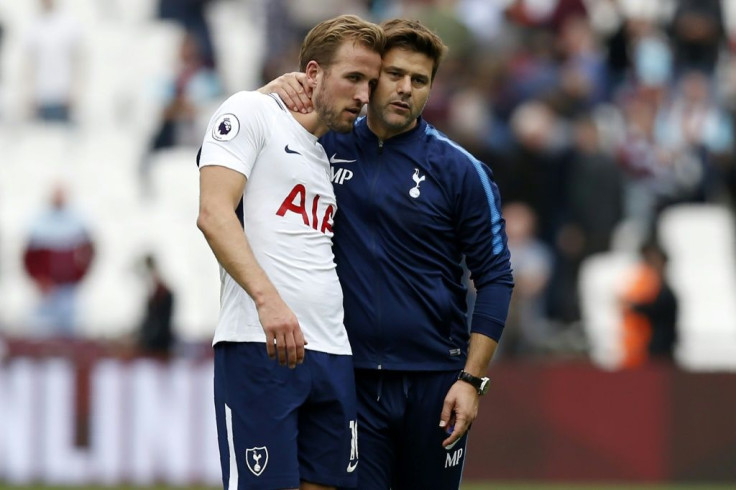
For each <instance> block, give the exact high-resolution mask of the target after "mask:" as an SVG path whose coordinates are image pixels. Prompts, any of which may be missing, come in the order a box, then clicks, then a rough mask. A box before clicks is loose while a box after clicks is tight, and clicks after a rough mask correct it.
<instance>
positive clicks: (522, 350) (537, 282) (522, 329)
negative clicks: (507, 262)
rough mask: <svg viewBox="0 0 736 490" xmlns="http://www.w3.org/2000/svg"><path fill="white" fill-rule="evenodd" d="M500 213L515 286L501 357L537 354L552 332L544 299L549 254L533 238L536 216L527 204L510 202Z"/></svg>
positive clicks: (547, 344) (544, 346) (544, 347)
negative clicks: (504, 221) (504, 228)
mask: <svg viewBox="0 0 736 490" xmlns="http://www.w3.org/2000/svg"><path fill="white" fill-rule="evenodd" d="M502 214H503V216H504V218H505V220H506V235H507V236H508V246H509V251H510V252H511V265H512V269H513V275H514V283H515V286H514V294H513V295H512V296H511V305H510V307H509V314H508V318H507V320H506V326H507V327H508V328H506V329H505V331H504V336H503V339H502V341H501V344H500V345H499V352H500V353H501V355H502V356H504V357H517V356H524V355H527V356H528V355H538V354H541V353H544V352H545V351H546V349H548V346H549V344H550V341H551V337H552V336H553V334H554V332H553V331H552V330H551V326H550V324H549V322H548V320H547V316H546V302H545V293H546V290H547V286H548V284H549V279H550V276H551V273H552V262H553V260H554V258H553V254H552V251H551V249H550V248H549V247H548V246H547V245H545V244H544V243H542V242H541V241H540V240H539V239H537V238H536V226H537V217H536V216H535V215H534V211H533V210H532V209H531V208H530V207H529V206H528V205H527V204H524V203H521V202H510V203H508V204H506V205H505V206H504V207H503V212H502Z"/></svg>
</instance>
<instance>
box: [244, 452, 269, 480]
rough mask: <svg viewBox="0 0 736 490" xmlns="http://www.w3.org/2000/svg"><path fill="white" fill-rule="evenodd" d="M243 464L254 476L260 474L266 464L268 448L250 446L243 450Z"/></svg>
mask: <svg viewBox="0 0 736 490" xmlns="http://www.w3.org/2000/svg"><path fill="white" fill-rule="evenodd" d="M245 464H247V465H248V469H249V470H250V472H251V473H253V474H254V475H256V476H261V473H263V470H265V469H266V465H267V464H268V449H267V448H266V447H265V446H264V447H252V448H250V449H246V450H245Z"/></svg>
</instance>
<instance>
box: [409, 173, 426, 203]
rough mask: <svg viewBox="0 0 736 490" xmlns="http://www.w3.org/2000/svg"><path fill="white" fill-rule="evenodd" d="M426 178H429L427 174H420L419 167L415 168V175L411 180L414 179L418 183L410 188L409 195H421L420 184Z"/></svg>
mask: <svg viewBox="0 0 736 490" xmlns="http://www.w3.org/2000/svg"><path fill="white" fill-rule="evenodd" d="M426 178H427V176H426V175H419V169H418V168H415V169H414V175H412V176H411V180H413V181H414V183H415V184H416V185H415V186H414V187H412V188H411V189H409V195H410V196H411V197H413V198H414V199H416V198H417V197H419V195H420V194H421V192H420V191H419V184H421V183H422V182H424V180H425V179H426Z"/></svg>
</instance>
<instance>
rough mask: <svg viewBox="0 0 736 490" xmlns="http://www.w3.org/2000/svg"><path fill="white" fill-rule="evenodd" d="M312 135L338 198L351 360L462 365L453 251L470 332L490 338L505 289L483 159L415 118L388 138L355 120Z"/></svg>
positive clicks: (497, 215)
mask: <svg viewBox="0 0 736 490" xmlns="http://www.w3.org/2000/svg"><path fill="white" fill-rule="evenodd" d="M320 142H321V143H322V145H323V146H324V148H325V150H326V151H327V155H328V156H329V157H330V162H331V164H332V167H331V171H332V182H333V186H334V188H335V194H336V196H337V205H338V211H337V214H336V215H335V219H334V232H335V235H334V238H333V240H334V252H335V261H336V263H337V273H338V275H339V277H340V282H341V283H342V288H343V291H344V297H345V302H344V306H345V326H346V328H347V331H348V336H349V338H350V342H351V345H352V349H353V359H354V363H355V367H356V368H368V369H388V370H408V371H411V370H453V369H458V370H459V369H462V368H463V367H464V365H465V359H466V356H467V347H468V339H469V335H470V333H469V331H468V319H467V307H466V293H467V290H466V287H465V285H464V283H463V275H464V270H463V267H462V260H463V258H464V259H465V263H466V265H467V267H468V269H469V270H470V272H471V278H472V279H473V282H474V284H475V287H476V289H477V298H476V302H475V309H474V313H473V317H472V321H471V323H470V330H471V331H473V332H479V333H483V334H485V335H487V336H489V337H491V338H493V339H496V340H498V339H499V337H500V336H501V332H502V330H503V326H504V322H505V320H506V314H507V312H508V306H509V301H510V298H511V290H512V287H513V279H512V276H511V267H510V261H509V260H510V257H509V251H508V247H507V243H506V233H505V225H504V220H503V218H502V216H501V210H500V207H501V199H500V196H499V192H498V188H497V187H496V184H495V182H494V181H493V174H492V172H491V170H490V168H489V167H488V166H486V165H485V164H483V163H481V162H480V161H478V160H477V159H476V158H474V157H473V156H472V155H471V154H469V153H468V152H467V151H466V150H464V149H463V148H462V147H460V146H459V145H457V144H456V143H454V142H453V141H451V140H449V139H448V138H447V137H446V136H445V135H444V134H442V133H441V132H439V131H437V130H436V129H435V128H434V127H432V126H431V125H430V124H428V123H427V122H426V121H424V120H423V119H422V118H419V120H418V124H417V126H416V127H415V128H413V129H412V130H410V131H408V132H406V133H403V134H400V135H398V136H395V137H393V138H390V139H388V140H386V141H380V140H379V139H378V138H377V137H376V136H375V135H374V134H373V133H372V132H371V131H370V130H369V129H368V126H367V123H366V119H365V118H360V119H358V121H356V123H355V126H354V128H353V131H352V132H351V133H345V134H339V133H335V132H330V133H328V134H327V135H325V136H323V137H322V139H321V140H320Z"/></svg>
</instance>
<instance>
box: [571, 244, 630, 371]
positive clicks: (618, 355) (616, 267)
mask: <svg viewBox="0 0 736 490" xmlns="http://www.w3.org/2000/svg"><path fill="white" fill-rule="evenodd" d="M635 260H636V256H635V255H633V254H629V253H623V252H608V253H601V254H596V255H593V256H591V257H588V258H587V259H586V260H584V261H583V263H582V264H581V266H580V274H579V282H578V292H579V295H580V310H581V318H582V322H583V326H584V329H585V334H586V336H587V337H588V344H589V346H590V357H591V360H592V361H593V362H594V363H595V364H597V365H598V366H600V367H602V368H605V369H615V368H617V367H619V365H620V363H621V360H622V355H623V351H622V345H621V339H622V337H621V324H622V317H621V312H620V309H619V307H618V298H619V295H620V293H621V291H622V286H623V281H624V279H625V274H626V272H627V270H628V269H629V267H630V266H631V265H632V264H633V263H634V261H635Z"/></svg>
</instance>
